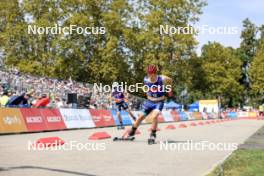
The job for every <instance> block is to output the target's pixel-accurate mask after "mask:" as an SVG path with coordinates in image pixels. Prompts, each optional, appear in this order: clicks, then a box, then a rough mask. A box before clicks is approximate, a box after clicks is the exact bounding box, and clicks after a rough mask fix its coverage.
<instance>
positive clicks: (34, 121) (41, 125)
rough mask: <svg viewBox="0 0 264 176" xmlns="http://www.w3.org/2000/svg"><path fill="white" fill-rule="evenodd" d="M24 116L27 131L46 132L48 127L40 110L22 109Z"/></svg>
mask: <svg viewBox="0 0 264 176" xmlns="http://www.w3.org/2000/svg"><path fill="white" fill-rule="evenodd" d="M20 112H21V113H22V115H23V118H24V120H25V123H26V126H27V129H28V131H29V132H31V131H45V130H47V126H46V124H45V121H44V118H43V117H42V115H41V112H40V109H37V108H20Z"/></svg>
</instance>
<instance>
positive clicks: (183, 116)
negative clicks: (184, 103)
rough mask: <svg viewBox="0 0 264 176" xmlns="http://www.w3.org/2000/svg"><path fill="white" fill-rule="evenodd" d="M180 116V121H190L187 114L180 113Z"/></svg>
mask: <svg viewBox="0 0 264 176" xmlns="http://www.w3.org/2000/svg"><path fill="white" fill-rule="evenodd" d="M179 114H180V121H186V120H188V115H187V114H186V113H185V112H179Z"/></svg>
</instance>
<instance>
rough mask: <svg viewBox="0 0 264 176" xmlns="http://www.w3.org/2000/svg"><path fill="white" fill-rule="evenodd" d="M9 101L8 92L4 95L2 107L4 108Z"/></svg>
mask: <svg viewBox="0 0 264 176" xmlns="http://www.w3.org/2000/svg"><path fill="white" fill-rule="evenodd" d="M8 100H9V96H8V92H7V91H4V93H3V95H2V96H1V98H0V106H2V107H4V106H5V105H6V104H7V102H8Z"/></svg>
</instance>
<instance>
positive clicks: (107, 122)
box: [89, 109, 115, 127]
mask: <svg viewBox="0 0 264 176" xmlns="http://www.w3.org/2000/svg"><path fill="white" fill-rule="evenodd" d="M89 111H90V113H91V115H92V118H93V121H94V123H95V125H96V127H105V126H115V121H114V118H113V117H112V113H111V112H110V111H108V110H98V109H89Z"/></svg>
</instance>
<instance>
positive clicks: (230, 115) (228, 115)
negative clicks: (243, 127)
mask: <svg viewBox="0 0 264 176" xmlns="http://www.w3.org/2000/svg"><path fill="white" fill-rule="evenodd" d="M227 117H228V118H237V113H236V112H228V113H227Z"/></svg>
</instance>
